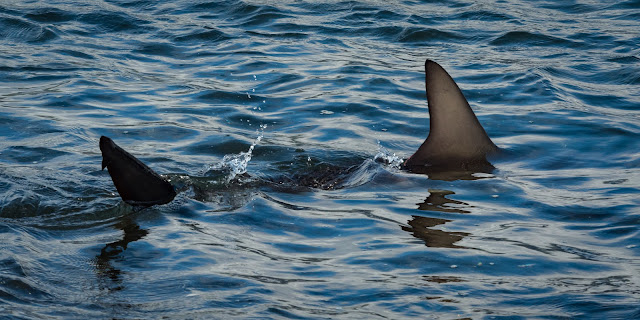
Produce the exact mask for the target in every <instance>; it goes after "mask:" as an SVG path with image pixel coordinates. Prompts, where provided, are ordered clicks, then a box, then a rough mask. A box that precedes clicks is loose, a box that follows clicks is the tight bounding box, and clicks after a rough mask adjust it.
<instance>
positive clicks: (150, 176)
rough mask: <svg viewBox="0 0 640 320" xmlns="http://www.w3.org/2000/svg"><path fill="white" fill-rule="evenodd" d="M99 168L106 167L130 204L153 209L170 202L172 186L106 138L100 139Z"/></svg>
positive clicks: (172, 192) (172, 195)
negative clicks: (153, 206) (100, 156)
mask: <svg viewBox="0 0 640 320" xmlns="http://www.w3.org/2000/svg"><path fill="white" fill-rule="evenodd" d="M100 151H102V169H103V170H104V168H105V167H106V168H107V169H108V170H109V175H111V180H113V184H114V185H115V186H116V190H118V193H119V194H120V197H121V198H122V200H123V201H124V202H126V203H128V204H131V205H139V206H152V205H156V204H165V203H169V202H171V200H173V198H174V197H175V196H176V191H175V189H174V188H173V186H172V185H171V184H170V183H169V182H167V181H166V180H165V179H163V178H162V177H161V176H160V175H158V174H157V173H155V172H154V171H153V170H151V169H150V168H149V167H147V166H146V165H145V164H144V163H142V162H140V160H138V159H136V158H135V157H134V156H132V155H131V154H129V153H128V152H126V151H124V150H123V149H122V148H120V147H119V146H118V145H117V144H115V142H113V140H111V139H109V138H108V137H105V136H102V137H100Z"/></svg>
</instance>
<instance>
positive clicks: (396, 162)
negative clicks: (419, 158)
mask: <svg viewBox="0 0 640 320" xmlns="http://www.w3.org/2000/svg"><path fill="white" fill-rule="evenodd" d="M373 160H374V161H376V162H382V163H384V164H386V165H388V166H390V167H392V168H395V169H400V167H401V166H402V163H404V160H403V159H402V158H400V157H398V156H397V155H396V154H395V153H391V152H389V150H387V149H385V148H384V147H383V146H381V145H380V141H378V153H377V154H376V155H375V156H374V157H373Z"/></svg>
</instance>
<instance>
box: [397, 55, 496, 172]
mask: <svg viewBox="0 0 640 320" xmlns="http://www.w3.org/2000/svg"><path fill="white" fill-rule="evenodd" d="M424 69H425V85H426V91H427V101H428V104H429V116H430V129H429V136H428V137H427V139H426V140H425V141H424V143H422V145H421V146H420V148H418V151H416V153H414V154H413V155H412V156H411V157H410V158H409V159H407V161H405V164H404V165H405V167H407V168H408V169H409V170H413V169H418V171H419V167H421V166H430V167H447V168H459V169H464V170H467V169H470V168H472V167H474V166H476V165H478V164H480V165H487V164H488V165H489V166H490V164H489V163H488V162H487V159H486V156H487V154H489V153H492V152H496V151H498V147H496V145H495V144H493V142H492V141H491V139H490V138H489V136H488V135H487V133H486V132H485V131H484V128H482V125H480V122H479V121H478V118H476V116H475V114H474V113H473V111H472V110H471V107H470V106H469V103H468V102H467V99H465V97H464V95H463V94H462V91H460V88H458V85H457V84H456V83H455V81H453V79H452V78H451V76H450V75H449V74H448V73H447V71H445V70H444V69H443V68H442V67H441V66H440V65H439V64H437V63H436V62H434V61H431V60H427V61H426V62H425V66H424Z"/></svg>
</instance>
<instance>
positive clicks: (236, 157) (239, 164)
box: [204, 124, 267, 181]
mask: <svg viewBox="0 0 640 320" xmlns="http://www.w3.org/2000/svg"><path fill="white" fill-rule="evenodd" d="M266 127H267V125H266V124H265V125H260V129H259V130H256V133H257V134H258V137H257V138H256V139H255V140H254V141H253V143H252V144H251V146H250V147H249V150H248V151H247V152H240V153H239V154H228V155H226V156H224V157H223V158H222V160H220V162H218V163H214V164H210V165H207V166H206V168H205V170H204V171H205V175H206V173H207V172H209V171H212V170H216V171H227V172H228V173H227V181H231V180H233V179H234V178H235V177H237V176H238V175H241V174H244V173H246V172H247V165H248V164H249V161H250V160H251V156H252V153H253V149H254V148H255V147H256V145H257V144H258V143H259V142H260V141H261V140H262V137H263V136H264V129H265V128H266Z"/></svg>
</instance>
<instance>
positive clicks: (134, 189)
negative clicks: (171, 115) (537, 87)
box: [100, 60, 499, 207]
mask: <svg viewBox="0 0 640 320" xmlns="http://www.w3.org/2000/svg"><path fill="white" fill-rule="evenodd" d="M425 86H426V88H425V89H426V92H427V102H428V108H429V117H430V118H429V122H430V129H429V135H428V136H427V139H426V140H425V141H424V142H423V143H422V145H421V146H420V147H419V148H418V150H417V151H416V152H415V153H414V154H413V155H412V156H411V157H409V158H408V159H407V160H406V161H405V162H404V164H403V166H402V168H403V169H405V170H408V171H410V172H414V173H428V174H431V173H433V172H438V171H475V172H488V171H491V170H492V169H493V166H492V165H491V163H489V162H488V161H487V156H488V155H490V154H493V153H496V152H498V151H499V149H498V147H497V146H496V145H495V144H494V143H493V142H492V141H491V139H490V138H489V136H488V135H487V133H486V132H485V130H484V128H483V127H482V125H481V124H480V122H479V121H478V118H477V117H476V115H475V114H474V113H473V110H472V109H471V106H469V103H468V102H467V99H466V98H465V97H464V95H463V94H462V91H461V90H460V88H459V87H458V85H457V84H456V82H455V81H454V80H453V78H452V77H451V76H450V75H449V74H448V73H447V71H445V70H444V69H443V68H442V67H441V66H440V65H439V64H438V63H436V62H434V61H432V60H426V62H425ZM100 150H101V151H102V169H103V170H104V168H105V167H106V168H107V169H108V171H109V175H110V176H111V180H112V181H113V184H114V185H115V187H116V190H117V191H118V194H120V197H121V198H122V200H123V201H124V202H126V203H128V204H130V205H134V206H145V207H146V206H152V205H160V204H166V203H169V202H171V201H172V200H173V198H174V197H175V196H176V191H175V188H174V187H173V186H172V185H171V183H169V182H168V181H167V180H166V179H164V178H163V177H162V176H160V175H159V174H157V173H156V172H154V171H153V170H151V168H149V167H148V166H147V165H145V164H144V163H142V162H141V161H140V160H138V159H137V158H136V157H134V156H133V155H131V154H129V153H128V152H127V151H125V150H124V149H122V148H120V147H119V146H118V145H116V144H115V142H113V140H111V139H110V138H108V137H105V136H102V137H100Z"/></svg>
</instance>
